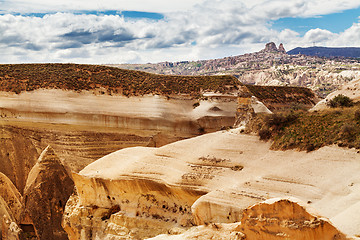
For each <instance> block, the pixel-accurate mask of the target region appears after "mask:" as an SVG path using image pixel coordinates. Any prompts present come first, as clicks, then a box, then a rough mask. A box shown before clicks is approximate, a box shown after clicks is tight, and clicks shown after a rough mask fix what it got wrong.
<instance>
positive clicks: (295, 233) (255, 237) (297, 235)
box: [151, 198, 348, 240]
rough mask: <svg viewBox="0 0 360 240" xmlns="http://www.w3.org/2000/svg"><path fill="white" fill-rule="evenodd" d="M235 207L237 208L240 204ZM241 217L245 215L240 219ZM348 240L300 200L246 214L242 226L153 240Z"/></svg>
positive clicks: (262, 206) (281, 201)
mask: <svg viewBox="0 0 360 240" xmlns="http://www.w3.org/2000/svg"><path fill="white" fill-rule="evenodd" d="M233 205H235V206H236V203H234V204H233ZM240 216H241V215H240ZM165 239H166V240H171V239H189V240H190V239H198V240H202V239H203V240H205V239H223V240H262V239H266V240H279V239H291V240H319V239H322V240H334V239H338V240H345V239H348V238H346V237H345V235H344V234H343V233H341V232H340V231H339V230H337V229H336V228H335V227H334V226H333V225H332V224H331V223H330V222H329V221H328V220H327V219H325V218H323V217H321V216H319V215H317V214H313V213H311V210H309V207H305V204H303V203H300V202H299V200H297V199H294V198H290V199H281V198H276V199H269V200H267V201H265V202H261V203H258V204H255V205H253V206H251V207H249V208H246V209H245V210H244V211H243V214H242V218H241V222H238V223H232V224H223V223H211V224H207V225H202V226H198V227H193V228H191V229H189V230H187V231H185V232H180V235H176V236H171V235H169V234H163V235H160V236H157V237H154V238H151V240H165Z"/></svg>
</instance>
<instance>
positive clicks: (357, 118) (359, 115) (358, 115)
mask: <svg viewBox="0 0 360 240" xmlns="http://www.w3.org/2000/svg"><path fill="white" fill-rule="evenodd" d="M354 119H355V121H358V122H360V109H358V110H356V111H355V113H354Z"/></svg>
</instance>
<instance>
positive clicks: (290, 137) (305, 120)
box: [248, 103, 360, 151]
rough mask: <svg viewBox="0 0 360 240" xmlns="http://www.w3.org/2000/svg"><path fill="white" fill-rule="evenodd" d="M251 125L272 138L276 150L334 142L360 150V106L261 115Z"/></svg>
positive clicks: (250, 126)
mask: <svg viewBox="0 0 360 240" xmlns="http://www.w3.org/2000/svg"><path fill="white" fill-rule="evenodd" d="M248 128H249V130H251V131H255V132H258V134H259V135H260V138H261V139H263V140H268V139H271V140H272V141H271V144H272V146H271V148H272V149H275V150H288V149H298V150H302V151H313V150H315V149H319V148H321V147H324V146H328V145H333V144H336V145H338V146H340V147H349V148H356V149H360V105H359V103H357V104H355V105H354V106H353V107H349V108H330V109H327V110H323V111H313V112H307V111H296V112H287V113H276V114H273V115H266V116H265V115H258V116H257V117H256V119H255V120H254V121H253V122H252V123H251V124H250V125H249V126H248Z"/></svg>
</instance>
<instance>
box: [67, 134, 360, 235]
mask: <svg viewBox="0 0 360 240" xmlns="http://www.w3.org/2000/svg"><path fill="white" fill-rule="evenodd" d="M269 147H270V143H265V142H261V141H259V140H258V137H256V136H249V135H241V134H240V135H239V134H234V133H233V132H230V131H222V132H215V133H211V134H205V135H202V136H199V137H196V138H192V139H187V140H183V141H180V142H176V143H173V144H169V145H166V146H163V147H160V148H156V149H155V148H129V149H123V150H120V151H118V152H115V153H112V154H110V155H108V156H105V157H103V158H101V159H99V160H98V161H96V162H94V163H92V164H90V165H89V166H87V167H86V168H84V169H83V170H82V171H81V172H80V173H79V174H77V175H74V182H75V185H76V188H77V194H78V196H73V198H72V199H73V200H71V201H69V202H68V204H67V207H66V210H65V215H64V219H63V226H64V228H65V230H66V231H67V232H68V234H69V236H70V239H96V238H95V237H94V236H98V238H101V239H106V238H109V239H111V237H112V236H114V235H116V236H118V237H120V236H121V237H123V238H124V239H127V238H129V239H136V238H146V237H155V236H156V235H158V234H162V233H163V234H164V233H168V232H174V231H175V230H174V229H179V228H180V229H181V228H182V229H186V228H188V227H191V226H192V225H193V224H203V223H207V224H212V223H214V222H221V223H231V222H238V221H239V219H241V214H242V212H243V210H244V209H246V208H247V207H248V206H250V205H252V204H254V203H259V202H262V201H264V200H266V199H269V198H272V197H284V196H292V197H296V198H298V199H300V200H301V201H303V202H308V203H309V204H310V206H312V207H313V208H315V209H317V210H318V212H319V214H320V215H322V216H325V217H327V218H329V219H330V220H332V219H334V220H336V219H345V220H344V222H343V224H342V225H346V226H347V227H341V229H340V230H343V231H344V232H345V233H347V234H360V232H359V231H358V228H357V227H356V226H357V225H356V224H357V223H358V220H359V219H360V217H357V216H354V215H353V214H350V213H349V212H347V211H346V210H347V209H349V207H352V209H353V211H355V210H356V209H358V207H359V206H358V204H357V203H358V199H359V198H360V178H359V177H357V176H358V172H359V171H360V161H359V160H360V155H359V153H357V152H356V151H355V150H348V149H341V148H338V147H335V146H329V147H324V148H321V149H319V150H317V151H313V152H310V153H305V152H297V151H285V152H280V151H272V150H270V149H269ZM347 216H348V217H347ZM358 218H359V219H358ZM140 226H143V227H140ZM111 229H112V230H111ZM114 229H117V230H116V231H115V230H114ZM121 229H122V230H121ZM355 229H356V230H355ZM114 231H115V232H117V233H115V232H114ZM175 232H176V231H175ZM91 236H93V237H91ZM114 239H120V238H114Z"/></svg>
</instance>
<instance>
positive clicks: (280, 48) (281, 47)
mask: <svg viewBox="0 0 360 240" xmlns="http://www.w3.org/2000/svg"><path fill="white" fill-rule="evenodd" d="M278 50H279V52H281V53H285V54H286V50H285V48H284V45H283V44H282V43H280V45H279V49H278Z"/></svg>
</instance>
